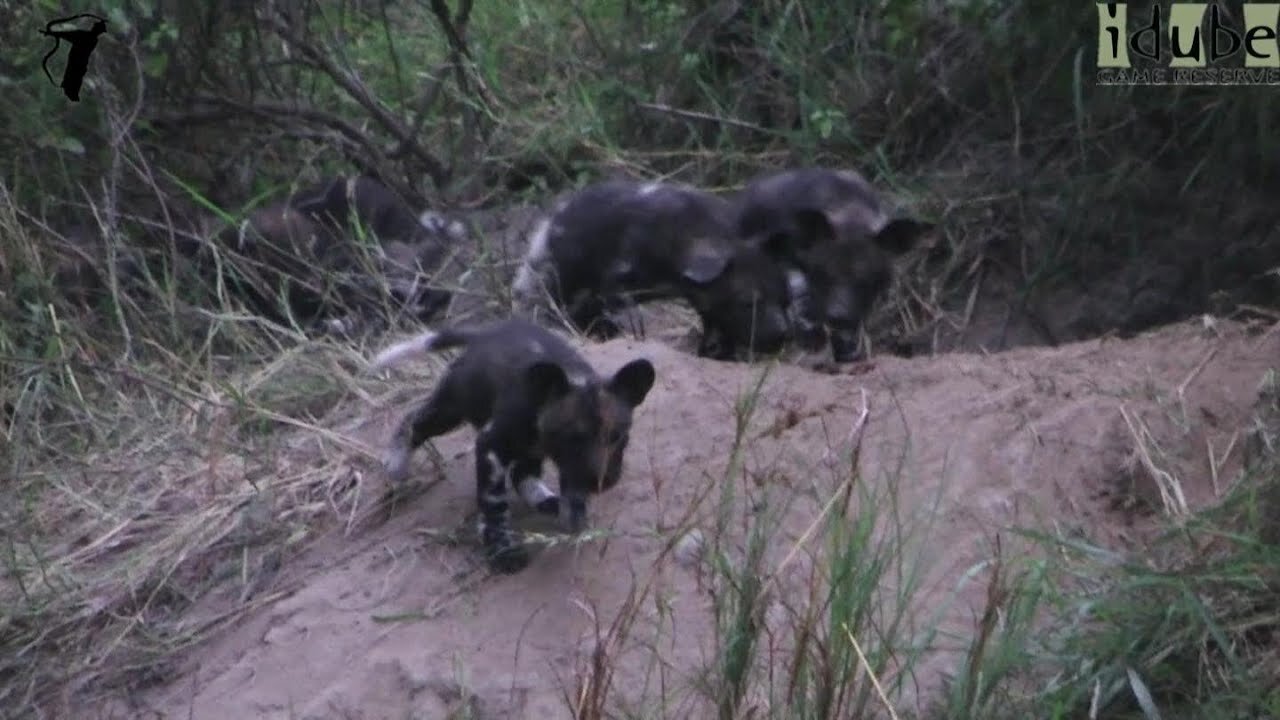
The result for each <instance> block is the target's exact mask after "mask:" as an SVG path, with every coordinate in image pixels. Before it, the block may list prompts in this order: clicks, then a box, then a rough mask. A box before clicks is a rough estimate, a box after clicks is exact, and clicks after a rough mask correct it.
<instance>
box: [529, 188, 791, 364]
mask: <svg viewBox="0 0 1280 720" xmlns="http://www.w3.org/2000/svg"><path fill="white" fill-rule="evenodd" d="M731 210H732V208H731V206H730V205H729V203H728V202H727V201H726V200H724V199H722V198H719V197H717V196H715V195H712V194H710V193H707V192H703V191H701V190H697V189H694V188H691V187H687V186H682V185H676V184H670V183H661V182H648V183H644V182H635V181H630V180H607V181H602V182H598V183H595V184H593V185H589V186H587V187H586V188H584V189H582V190H580V191H578V192H576V193H573V194H571V195H569V196H567V197H564V198H562V199H560V200H559V201H558V202H557V203H556V204H555V206H554V207H553V209H552V210H551V212H550V213H548V214H547V215H546V216H545V217H543V218H542V219H541V220H540V221H539V222H538V223H537V224H536V225H535V226H534V228H533V231H532V232H531V233H530V234H529V247H528V250H527V253H526V255H525V257H524V260H523V262H522V263H521V266H520V269H519V271H518V272H517V274H516V277H515V281H514V283H513V286H512V291H513V295H514V296H515V300H516V304H517V305H518V306H525V307H529V306H536V304H537V300H538V296H539V295H540V293H541V291H542V286H545V287H546V289H547V290H548V291H549V294H550V296H551V299H552V301H553V302H554V303H556V304H557V305H559V306H561V307H564V308H565V309H566V310H567V314H568V315H569V319H570V321H571V322H572V323H573V324H574V325H576V326H577V327H578V329H579V330H582V331H585V332H589V333H593V334H597V335H600V336H603V337H611V336H614V335H616V334H617V333H618V327H617V325H616V323H615V322H614V321H613V320H611V319H609V318H608V317H607V315H608V313H609V312H611V311H617V310H619V309H621V308H623V307H628V306H633V305H634V304H636V303H640V302H646V301H650V300H661V299H675V298H680V299H683V300H685V301H686V302H688V303H689V304H690V305H691V306H692V307H693V309H694V310H695V311H696V312H697V313H698V315H699V318H700V320H701V322H702V331H703V341H702V344H701V346H700V347H699V350H698V353H699V354H700V355H704V356H705V355H712V356H715V357H720V358H731V357H733V356H734V354H735V353H736V352H737V351H738V349H740V348H751V349H754V350H756V351H760V352H773V351H775V350H777V349H779V348H780V347H781V345H782V344H783V343H784V342H785V340H786V337H787V335H788V332H789V327H788V325H787V317H786V303H787V286H786V276H785V275H784V274H783V272H782V270H781V269H780V268H779V267H778V265H777V263H776V261H775V260H773V259H772V258H771V257H769V255H768V254H767V253H766V252H764V249H763V248H761V247H760V246H759V245H758V244H753V243H752V242H742V243H739V242H737V241H736V238H735V237H734V233H733V227H732V225H731V220H732V215H731ZM769 239H770V238H768V237H765V238H764V240H765V241H768V240H769Z"/></svg>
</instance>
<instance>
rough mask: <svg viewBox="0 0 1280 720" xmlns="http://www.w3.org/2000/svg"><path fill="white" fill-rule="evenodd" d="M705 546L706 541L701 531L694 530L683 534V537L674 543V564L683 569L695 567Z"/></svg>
mask: <svg viewBox="0 0 1280 720" xmlns="http://www.w3.org/2000/svg"><path fill="white" fill-rule="evenodd" d="M705 544H706V540H705V538H704V537H703V535H702V531H701V530H699V529H697V528H694V529H693V530H690V531H689V532H687V533H685V534H684V537H682V538H680V540H679V541H677V542H676V547H675V554H676V562H678V563H680V564H681V565H684V566H685V567H694V566H696V565H697V564H698V561H699V560H700V559H701V558H702V548H703V546H704V545H705Z"/></svg>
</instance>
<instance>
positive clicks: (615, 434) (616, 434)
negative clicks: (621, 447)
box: [605, 429, 623, 445]
mask: <svg viewBox="0 0 1280 720" xmlns="http://www.w3.org/2000/svg"><path fill="white" fill-rule="evenodd" d="M605 437H606V439H607V440H608V442H609V444H610V445H617V444H618V443H620V442H622V438H623V432H622V431H621V430H616V429H615V430H610V431H609V433H608V435H606V436H605Z"/></svg>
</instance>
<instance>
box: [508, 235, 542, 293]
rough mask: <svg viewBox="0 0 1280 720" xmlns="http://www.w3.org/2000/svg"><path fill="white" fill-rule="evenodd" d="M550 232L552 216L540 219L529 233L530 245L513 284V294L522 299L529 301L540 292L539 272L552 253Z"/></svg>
mask: <svg viewBox="0 0 1280 720" xmlns="http://www.w3.org/2000/svg"><path fill="white" fill-rule="evenodd" d="M550 234H551V217H550V216H548V217H544V218H542V219H540V220H538V223H537V224H536V225H534V227H533V231H532V232H530V233H529V247H528V249H527V250H526V251H525V255H524V259H523V261H522V262H521V263H520V269H519V270H517V271H516V277H515V281H514V282H513V283H512V284H511V289H512V292H513V294H514V295H515V296H516V298H518V299H520V300H525V301H528V300H530V299H532V298H533V297H534V296H535V295H536V294H537V292H538V286H539V284H540V283H539V277H538V275H539V272H540V271H541V268H542V266H543V265H545V264H546V262H547V260H548V258H549V256H550V254H551V253H550V248H549V247H548V240H549V237H548V236H549V235H550Z"/></svg>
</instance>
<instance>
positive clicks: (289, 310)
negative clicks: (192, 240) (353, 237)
mask: <svg viewBox="0 0 1280 720" xmlns="http://www.w3.org/2000/svg"><path fill="white" fill-rule="evenodd" d="M343 250H344V248H343V247H342V238H341V237H339V236H338V234H337V233H336V232H334V231H333V229H332V228H329V227H327V226H325V225H322V224H320V223H318V222H316V221H315V220H313V219H311V218H310V217H308V216H307V215H305V214H303V213H301V212H299V211H298V210H296V209H294V208H292V207H290V206H289V205H288V203H287V202H278V203H275V204H272V205H268V206H266V207H262V208H259V209H257V210H254V211H253V212H251V213H249V215H248V217H246V218H245V219H244V220H243V221H241V222H240V223H238V224H237V225H235V226H232V227H229V228H226V229H224V230H223V231H222V232H220V233H217V234H216V235H215V236H214V238H213V240H212V241H211V242H209V243H206V244H205V245H203V246H202V247H201V248H200V249H199V250H198V251H197V256H196V258H194V260H195V266H196V268H197V270H198V271H199V272H200V274H201V275H202V276H205V277H208V276H214V275H216V274H217V273H218V271H219V269H221V268H226V267H227V266H228V265H230V266H233V267H234V268H235V270H234V272H231V273H226V274H224V275H223V279H224V280H225V282H226V283H227V285H228V286H229V287H231V288H233V289H234V290H235V291H236V292H237V294H238V295H239V296H240V297H241V298H243V299H244V300H245V301H246V302H247V303H248V304H249V306H250V307H251V308H252V309H253V310H254V311H255V312H257V313H259V314H260V315H262V316H264V317H267V318H269V319H271V320H272V321H274V322H280V323H284V322H288V319H289V317H288V316H289V315H293V316H294V317H295V318H297V319H298V321H299V322H300V323H301V324H302V325H303V326H304V327H311V326H314V325H315V324H316V323H318V322H320V321H321V320H323V319H324V318H325V317H326V316H328V315H329V314H330V312H329V311H330V308H331V306H332V305H333V304H334V300H335V299H339V298H340V296H341V295H342V291H343V290H344V288H343V287H342V282H341V280H339V278H338V276H337V274H335V273H333V272H327V271H326V270H328V269H331V268H341V267H343V263H342V262H341V260H340V259H339V258H340V255H341V254H342V252H343ZM228 251H229V252H228ZM215 254H219V255H221V257H220V258H215V257H214V255H215ZM282 301H283V304H282Z"/></svg>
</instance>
